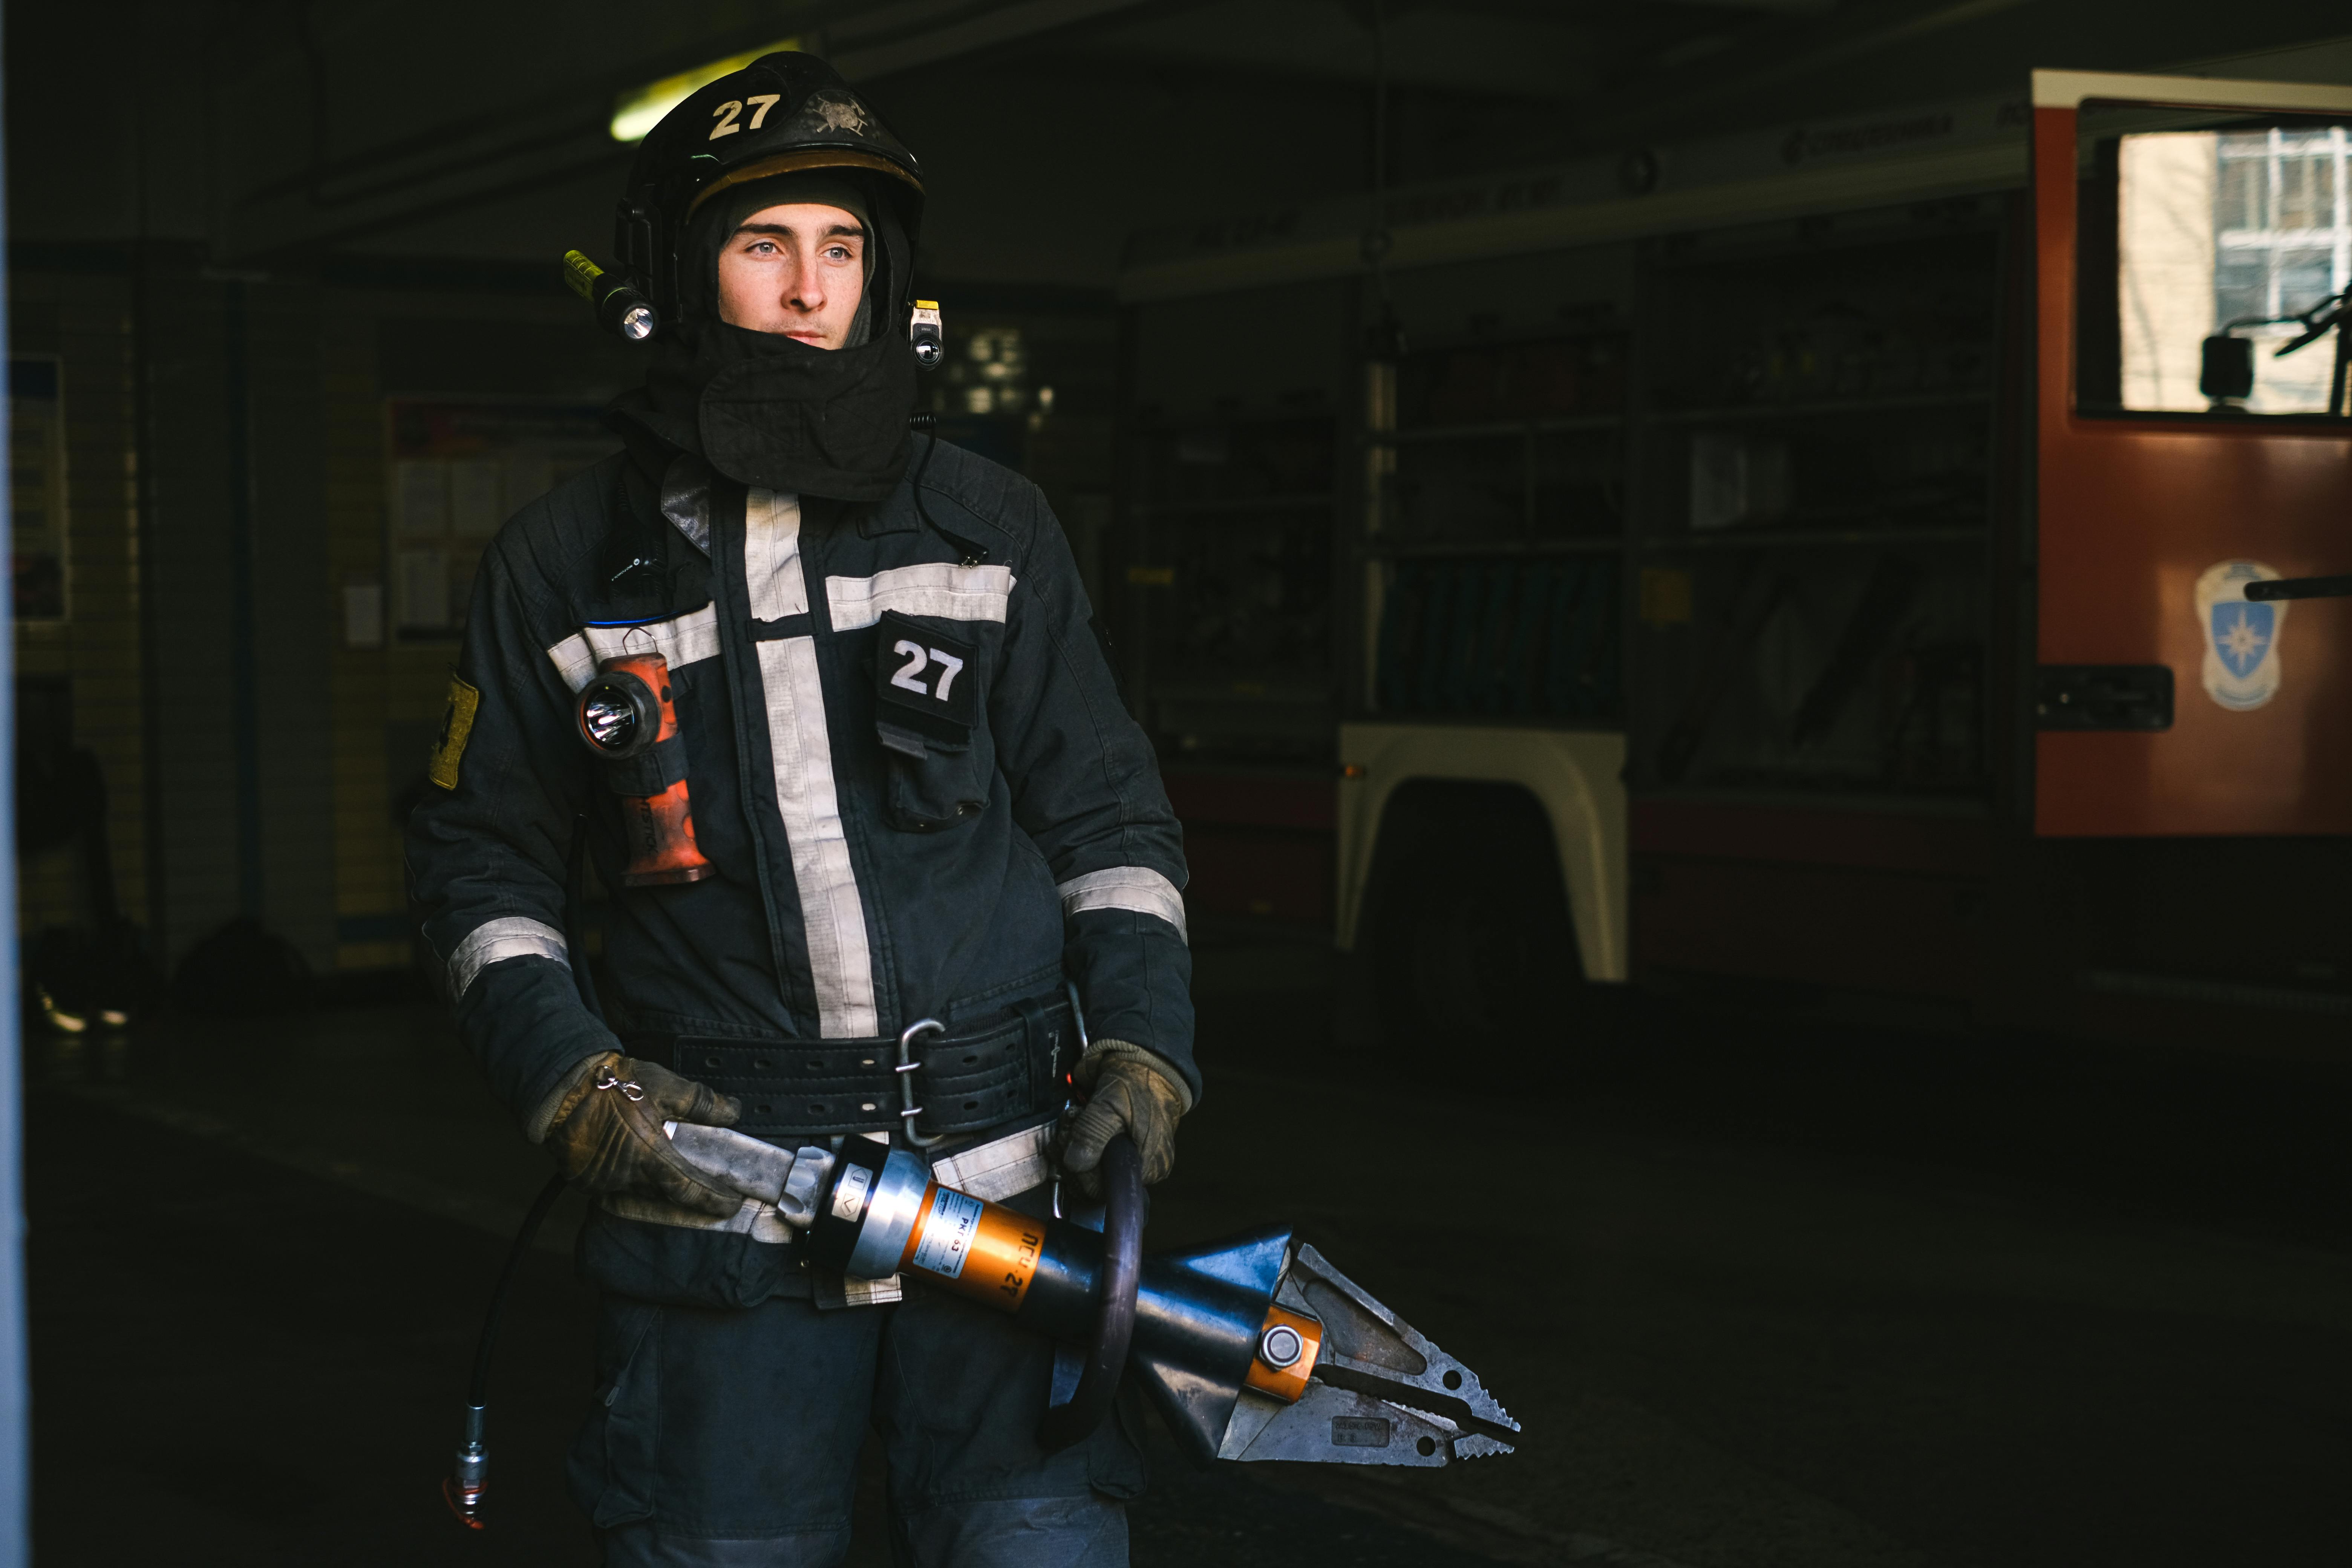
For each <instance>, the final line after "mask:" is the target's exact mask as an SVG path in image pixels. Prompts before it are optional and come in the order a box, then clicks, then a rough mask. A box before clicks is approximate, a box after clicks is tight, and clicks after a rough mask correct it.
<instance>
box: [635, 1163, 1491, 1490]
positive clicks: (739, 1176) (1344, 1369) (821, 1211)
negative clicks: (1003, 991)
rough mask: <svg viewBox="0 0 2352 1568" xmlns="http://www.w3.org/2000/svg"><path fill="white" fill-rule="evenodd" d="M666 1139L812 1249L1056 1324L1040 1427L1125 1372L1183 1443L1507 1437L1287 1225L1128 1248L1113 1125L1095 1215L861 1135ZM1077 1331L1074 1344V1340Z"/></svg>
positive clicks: (1268, 1445) (868, 1272)
mask: <svg viewBox="0 0 2352 1568" xmlns="http://www.w3.org/2000/svg"><path fill="white" fill-rule="evenodd" d="M671 1138H672V1141H673V1142H675V1143H676V1144H677V1149H678V1152H680V1153H682V1154H684V1155H685V1156H686V1157H687V1158H688V1160H690V1161H692V1162H694V1163H696V1164H698V1165H701V1166H703V1167H704V1168H706V1169H708V1170H709V1171H710V1172H711V1173H712V1174H713V1175H715V1176H717V1177H718V1178H719V1180H720V1181H722V1182H724V1183H726V1184H729V1185H730V1186H731V1187H733V1188H734V1189H735V1190H737V1191H739V1192H741V1193H743V1194H745V1196H747V1197H751V1198H756V1199H758V1200H760V1201H761V1202H764V1203H772V1204H774V1205H776V1207H777V1210H778V1213H779V1215H781V1217H782V1219H783V1220H784V1221H785V1223H787V1224H789V1225H794V1226H806V1227H807V1237H808V1239H807V1245H808V1247H809V1253H810V1257H811V1259H812V1261H813V1262H814V1263H815V1264H816V1266H817V1267H819V1268H832V1269H838V1270H840V1271H841V1272H842V1273H843V1274H845V1275H846V1276H848V1277H849V1278H852V1279H884V1278H887V1277H888V1276H890V1275H892V1274H905V1275H908V1276H910V1277H911V1278H912V1279H915V1280H918V1281H920V1282H921V1283H923V1284H925V1285H929V1286H931V1287H934V1288H937V1289H945V1290H949V1291H951V1292H953V1293H954V1294H956V1295H960V1296H962V1297H964V1298H965V1299H966V1300H971V1301H974V1302H977V1303H980V1304H981V1305H983V1306H986V1307H989V1308H991V1309H992V1310H996V1311H1000V1312H1004V1313H1007V1314H1009V1315H1010V1316H1012V1317H1013V1319H1014V1320H1015V1321H1018V1322H1020V1323H1023V1324H1024V1325H1026V1326H1028V1327H1030V1328H1034V1329H1035V1330H1036V1331H1038V1332H1040V1333H1044V1334H1047V1335H1051V1336H1053V1337H1054V1338H1055V1339H1056V1340H1058V1341H1061V1342H1063V1343H1064V1347H1065V1353H1064V1354H1063V1355H1062V1356H1061V1357H1060V1358H1059V1359H1058V1360H1057V1363H1056V1369H1055V1403H1054V1405H1053V1406H1052V1407H1051V1408H1050V1409H1049V1411H1048V1413H1047V1416H1046V1421H1045V1430H1044V1431H1043V1433H1041V1435H1040V1436H1041V1441H1042V1442H1043V1443H1044V1445H1045V1447H1049V1448H1052V1447H1063V1446H1066V1444H1068V1443H1072V1442H1076V1440H1077V1439H1078V1438H1080V1437H1083V1436H1086V1435H1087V1432H1089V1431H1091V1430H1093V1428H1094V1426H1095V1425H1096V1424H1097V1422H1098V1421H1099V1420H1100V1419H1101V1417H1102V1414H1103V1411H1104V1409H1105V1408H1107V1407H1108V1401H1109V1397H1110V1394H1111V1391H1112V1387H1113V1385H1114V1384H1116V1382H1117V1380H1118V1374H1119V1373H1120V1371H1121V1370H1122V1364H1123V1367H1124V1370H1125V1371H1127V1372H1129V1373H1133V1374H1135V1375H1136V1376H1137V1377H1138V1378H1139V1379H1140V1381H1141V1382H1142V1384H1143V1385H1144V1386H1145V1387H1146V1388H1148V1389H1149V1390H1150V1393H1151V1395H1152V1397H1153V1399H1154V1401H1155V1403H1157V1404H1158V1405H1159V1407H1160V1414H1161V1415H1163V1416H1165V1417H1166V1419H1167V1421H1168V1424H1169V1426H1170V1427H1171V1429H1172V1430H1174V1431H1175V1432H1176V1434H1177V1435H1178V1436H1179V1438H1180V1439H1181V1441H1182V1442H1183V1443H1184V1444H1185V1445H1186V1446H1187V1447H1189V1448H1191V1449H1192V1452H1193V1454H1194V1456H1195V1457H1196V1458H1202V1459H1209V1458H1221V1459H1239V1460H1258V1459H1308V1460H1323V1461H1326V1462H1330V1463H1339V1464H1358V1465H1366V1464H1370V1465H1421V1466H1436V1465H1444V1464H1448V1463H1451V1462H1452V1461H1454V1460H1456V1459H1468V1458H1477V1457H1479V1456H1481V1455H1486V1454H1507V1453H1509V1452H1511V1445H1510V1441H1509V1440H1510V1439H1511V1438H1513V1437H1514V1436H1516V1435H1517V1432H1518V1429H1519V1424H1518V1423H1517V1422H1516V1421H1514V1420H1512V1419H1511V1417H1510V1415H1508V1414H1507V1412H1506V1411H1505V1410H1504V1409H1503V1407H1502V1406H1501V1405H1498V1404H1496V1401H1495V1399H1494V1397H1493V1396H1492V1395H1490V1394H1487V1392H1486V1388H1485V1387H1484V1386H1483V1385H1482V1384H1480V1383H1479V1381H1478V1376H1477V1374H1476V1373H1474V1372H1472V1371H1471V1370H1470V1369H1469V1368H1468V1367H1466V1366H1464V1365H1463V1364H1462V1363H1460V1362H1458V1361H1455V1360H1454V1358H1453V1357H1452V1356H1449V1355H1447V1354H1446V1353H1445V1352H1444V1351H1442V1350H1440V1349H1438V1348H1437V1346H1435V1345H1433V1344H1432V1343H1430V1342H1429V1341H1427V1340H1426V1339H1423V1337H1422V1336H1421V1335H1420V1334H1419V1333H1418V1332H1416V1331H1414V1330H1413V1329H1412V1326H1411V1325H1409V1324H1407V1323H1406V1322H1404V1321H1402V1320H1401V1319H1400V1318H1398V1316H1397V1315H1396V1314H1395V1313H1394V1312H1391V1310H1389V1309H1388V1308H1387V1307H1385V1306H1383V1305H1381V1303H1380V1302H1379V1301H1377V1300H1374V1299H1373V1298H1372V1297H1371V1296H1370V1294H1369V1293H1367V1292H1366V1291H1365V1290H1364V1289H1363V1288H1362V1287H1360V1286H1359V1285H1357V1284H1356V1283H1355V1282H1354V1281H1353V1280H1351V1279H1349V1278H1348V1277H1347V1276H1346V1275H1344V1274H1342V1273H1340V1272H1339V1270H1338V1269H1337V1268H1333V1267H1332V1266H1331V1264H1330V1262H1329V1261H1328V1259H1326V1258H1324V1257H1323V1255H1322V1254H1321V1253H1320V1252H1318V1251H1317V1250H1316V1249H1315V1247H1312V1246H1311V1245H1308V1244H1307V1243H1304V1242H1302V1241H1300V1240H1298V1239H1297V1237H1296V1236H1295V1235H1294V1234H1293V1233H1292V1231H1291V1228H1290V1227H1289V1226H1265V1227H1264V1228H1262V1229H1258V1230H1254V1231H1249V1232H1246V1233H1244V1234H1243V1235H1241V1236H1238V1237H1231V1238H1229V1239H1227V1240H1224V1241H1220V1242H1216V1243H1213V1244H1212V1245H1210V1246H1207V1247H1192V1248H1188V1249H1185V1250H1182V1251H1178V1252H1165V1253H1155V1254H1153V1255H1152V1256H1150V1257H1148V1258H1146V1257H1142V1256H1141V1248H1140V1245H1139V1244H1140V1241H1141V1224H1140V1220H1141V1211H1142V1187H1141V1184H1140V1182H1139V1180H1138V1179H1137V1174H1138V1173H1137V1168H1136V1163H1135V1152H1134V1149H1133V1147H1132V1146H1131V1145H1129V1143H1128V1142H1126V1141H1125V1140H1124V1139H1118V1140H1114V1141H1113V1142H1112V1144H1111V1148H1110V1150H1109V1151H1108V1152H1106V1155H1105V1159H1104V1167H1103V1168H1104V1174H1105V1177H1106V1180H1107V1184H1108V1194H1107V1197H1108V1204H1107V1205H1106V1213H1105V1215H1104V1224H1103V1228H1102V1230H1101V1231H1099V1232H1097V1231H1096V1230H1093V1229H1091V1228H1088V1227H1087V1226H1084V1225H1081V1224H1078V1223H1077V1222H1076V1220H1075V1219H1055V1218H1050V1217H1045V1218H1041V1217H1038V1216H1035V1215H1027V1214H1024V1213H1021V1212H1020V1211H1018V1210H1016V1209H1013V1208H1011V1207H1008V1206H1006V1205H1003V1204H995V1203H987V1202H983V1201H982V1200H981V1199H979V1198H976V1197H973V1196H971V1195H970V1194H965V1193H961V1192H958V1191H956V1190H955V1189H954V1188H952V1187H947V1186H942V1185H941V1184H940V1183H939V1182H937V1181H935V1180H933V1179H932V1177H931V1174H930V1172H929V1169H928V1168H926V1166H925V1165H924V1163H923V1161H922V1160H921V1159H920V1158H919V1156H917V1155H916V1154H914V1153H912V1152H908V1151H907V1150H904V1149H890V1148H888V1147H886V1146H885V1145H883V1144H880V1143H877V1142H871V1141H869V1140H866V1139H863V1138H851V1139H847V1140H845V1141H844V1142H843V1145H842V1147H841V1150H840V1152H838V1153H835V1152H833V1151H832V1150H830V1149H826V1148H822V1147H814V1146H812V1147H808V1148H803V1149H800V1150H798V1151H791V1152H788V1151H786V1150H783V1149H780V1148H777V1147H776V1146H774V1145H773V1144H770V1143H765V1142H761V1141H760V1140H759V1139H756V1138H751V1137H747V1136H745V1135H744V1134H742V1133H739V1132H733V1131H727V1130H725V1129H722V1128H713V1127H697V1126H690V1125H679V1124H673V1125H672V1128H671ZM1080 1345H1084V1346H1085V1347H1086V1348H1085V1350H1083V1351H1080V1350H1079V1349H1078V1347H1079V1346H1080Z"/></svg>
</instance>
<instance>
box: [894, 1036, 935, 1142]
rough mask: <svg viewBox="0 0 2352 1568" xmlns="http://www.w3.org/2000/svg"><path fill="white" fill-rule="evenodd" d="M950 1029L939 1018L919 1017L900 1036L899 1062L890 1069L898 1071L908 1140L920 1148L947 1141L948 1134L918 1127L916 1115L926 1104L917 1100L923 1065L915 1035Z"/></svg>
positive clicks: (903, 1117) (899, 1093) (901, 1113)
mask: <svg viewBox="0 0 2352 1568" xmlns="http://www.w3.org/2000/svg"><path fill="white" fill-rule="evenodd" d="M947 1032H948V1026H946V1025H945V1024H942V1023H940V1021H939V1020H938V1019H937V1018H919V1019H917V1020H916V1021H915V1022H913V1023H911V1024H909V1025H908V1026H907V1027H906V1029H905V1030H904V1031H903V1032H902V1033H900V1035H899V1036H898V1066H897V1067H894V1068H891V1069H890V1070H891V1071H892V1072H895V1073H897V1074H898V1103H899V1105H900V1106H902V1107H904V1109H903V1110H900V1111H899V1112H898V1120H899V1121H900V1122H902V1123H903V1124H904V1127H903V1131H905V1133H906V1135H907V1142H909V1143H912V1144H913V1145H914V1146H915V1147H916V1148H918V1149H929V1148H930V1147H931V1146H932V1145H934V1144H937V1143H943V1142H946V1141H947V1134H946V1133H944V1132H942V1133H940V1134H939V1135H938V1136H937V1137H931V1136H928V1135H926V1134H924V1133H921V1132H918V1131H915V1118H916V1117H918V1116H920V1115H921V1114H922V1113H923V1108H922V1107H921V1106H919V1105H917V1104H916V1103H915V1074H916V1073H917V1072H919V1071H920V1070H921V1068H922V1066H923V1064H922V1063H920V1062H919V1061H917V1060H916V1059H915V1037H916V1036H918V1035H921V1034H925V1033H929V1034H932V1035H939V1036H944V1035H945V1034H946V1033H947Z"/></svg>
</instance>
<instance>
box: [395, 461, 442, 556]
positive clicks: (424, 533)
mask: <svg viewBox="0 0 2352 1568" xmlns="http://www.w3.org/2000/svg"><path fill="white" fill-rule="evenodd" d="M393 493H394V496H395V497H397V498H398V509H399V515H398V516H397V517H395V518H394V526H395V527H397V528H398V529H399V530H400V531H401V532H403V533H405V534H409V535H412V536H415V537H419V538H430V537H433V536H435V535H437V534H439V533H441V532H442V531H444V530H446V528H447V527H448V526H449V466H448V465H447V464H446V463H442V462H437V461H436V460H435V459H433V458H410V459H409V460H407V461H405V462H403V463H401V464H400V465H399V466H398V470H397V472H396V473H395V475H394V485H393Z"/></svg>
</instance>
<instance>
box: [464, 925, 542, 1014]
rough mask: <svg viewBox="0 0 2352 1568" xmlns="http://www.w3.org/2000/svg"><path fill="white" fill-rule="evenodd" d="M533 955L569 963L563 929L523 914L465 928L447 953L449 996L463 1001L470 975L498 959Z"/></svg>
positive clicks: (472, 977) (470, 981) (472, 981)
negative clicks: (454, 948)
mask: <svg viewBox="0 0 2352 1568" xmlns="http://www.w3.org/2000/svg"><path fill="white" fill-rule="evenodd" d="M534 955H535V956H537V957H540V958H551V959H553V960H555V962H556V963H560V964H562V965H563V967H564V968H566V969H569V968H571V967H572V950H571V949H570V948H569V947H568V946H567V945H565V943H564V941H563V933H562V931H557V930H556V929H555V928H554V927H553V926H551V925H549V924H547V923H546V922H545V921H535V920H531V919H530V918H529V917H527V916H524V915H502V916H500V917H499V919H497V920H494V921H483V922H482V923H481V924H480V925H478V926H476V927H475V928H474V929H473V930H472V931H468V932H467V933H466V940H465V941H463V942H459V943H458V944H457V952H453V953H451V954H450V955H449V1000H451V1001H452V1002H462V1001H464V1000H465V999H466V992H467V989H468V988H469V987H470V986H472V984H474V977H475V976H476V975H478V974H479V973H481V972H482V971H483V970H485V969H487V968H488V967H489V966H490V965H491V964H493V963H498V962H499V960H501V959H507V958H529V957H532V956H534Z"/></svg>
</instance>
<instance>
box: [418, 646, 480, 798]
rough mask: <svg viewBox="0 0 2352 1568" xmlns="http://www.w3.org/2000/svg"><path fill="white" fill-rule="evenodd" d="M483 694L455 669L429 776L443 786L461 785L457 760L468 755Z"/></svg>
mask: <svg viewBox="0 0 2352 1568" xmlns="http://www.w3.org/2000/svg"><path fill="white" fill-rule="evenodd" d="M481 706H482V694H481V693H480V692H479V691H478V690H476V689H474V688H473V687H471V686H468V685H467V684H466V679H465V677H463V676H461V675H458V674H457V673H456V672H455V671H454V670H453V671H452V672H451V673H450V676H449V707H448V710H447V711H446V712H445V713H443V714H442V716H441V738H440V739H439V740H437V741H436V742H433V751H432V753H431V757H430V760H429V761H428V762H427V763H426V765H425V777H426V778H428V779H430V780H432V781H433V782H434V783H435V784H438V785H440V786H441V787H442V788H443V789H456V788H457V763H459V762H460V761H461V760H462V759H463V758H464V757H465V755H466V742H467V739H468V738H469V737H471V736H472V734H473V733H474V715H475V713H477V712H478V711H479V710H480V709H481Z"/></svg>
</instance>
